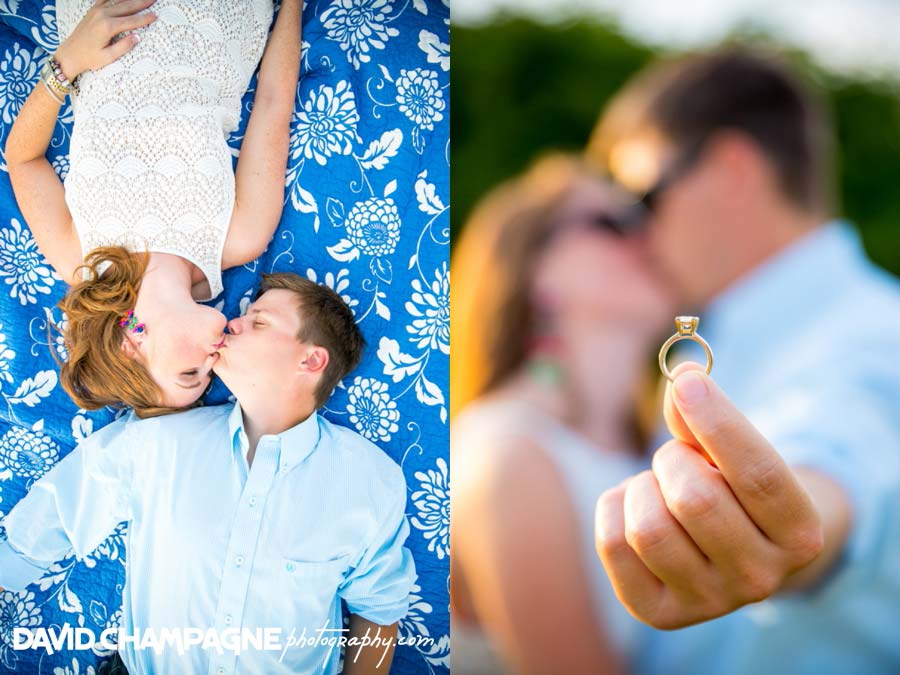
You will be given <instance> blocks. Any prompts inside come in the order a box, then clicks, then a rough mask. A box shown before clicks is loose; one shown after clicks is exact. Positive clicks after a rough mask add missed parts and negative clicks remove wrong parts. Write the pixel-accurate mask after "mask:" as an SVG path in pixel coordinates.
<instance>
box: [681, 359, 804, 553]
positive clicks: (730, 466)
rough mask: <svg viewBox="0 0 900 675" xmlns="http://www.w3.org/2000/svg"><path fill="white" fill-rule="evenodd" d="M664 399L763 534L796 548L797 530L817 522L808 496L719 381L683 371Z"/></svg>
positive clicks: (694, 372)
mask: <svg viewBox="0 0 900 675" xmlns="http://www.w3.org/2000/svg"><path fill="white" fill-rule="evenodd" d="M666 399H667V401H666V405H667V406H668V405H672V406H673V407H674V409H675V410H677V412H678V413H679V415H680V418H681V420H683V422H684V425H685V427H686V429H688V430H689V431H690V433H691V434H692V435H693V437H694V439H696V441H697V442H698V443H699V444H700V446H701V447H702V448H703V449H704V450H705V451H706V452H707V454H708V455H709V456H710V457H711V458H712V460H713V462H715V464H716V466H717V467H718V468H719V470H720V471H721V472H722V475H723V476H724V477H725V480H726V481H727V482H728V485H729V486H730V487H731V489H732V491H733V492H734V494H735V496H736V497H737V499H738V501H739V502H740V503H741V506H742V507H743V508H744V510H745V511H746V512H747V514H748V515H749V516H750V517H751V518H752V519H753V521H754V522H755V523H756V524H757V526H758V527H759V528H760V530H762V531H763V532H764V533H765V534H766V536H767V537H769V539H771V540H772V541H774V542H775V543H776V544H779V545H782V546H786V547H791V546H792V545H794V544H797V543H798V542H797V541H796V540H795V539H796V533H797V532H798V530H799V529H801V528H805V527H806V526H807V525H810V524H813V523H816V522H817V515H816V511H815V508H814V507H813V504H812V501H811V499H810V497H809V495H808V494H807V492H806V490H804V488H803V486H802V485H801V484H800V482H799V481H798V480H797V478H796V477H795V476H794V473H793V471H791V469H790V467H788V465H787V464H786V463H785V461H784V460H783V459H782V458H781V455H779V454H778V452H777V451H776V450H775V448H773V447H772V445H771V444H770V443H769V441H768V440H766V438H765V437H764V436H763V435H762V434H761V433H760V432H759V431H758V430H757V429H756V427H754V426H753V424H751V423H750V421H749V420H748V419H747V418H746V417H745V416H744V415H743V414H742V413H741V412H740V411H739V410H738V409H737V408H736V407H735V406H734V404H733V403H732V402H731V400H729V398H728V397H727V396H726V395H725V394H724V392H722V390H721V389H719V387H718V385H717V384H716V383H715V381H713V379H712V378H711V377H709V376H708V375H706V374H705V373H704V372H700V371H697V370H693V369H688V370H685V371H683V372H679V373H678V374H677V375H676V377H675V380H674V382H673V383H670V385H669V386H668V387H667V388H666ZM669 399H671V401H670V400H669Z"/></svg>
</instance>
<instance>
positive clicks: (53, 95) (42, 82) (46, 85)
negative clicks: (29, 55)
mask: <svg viewBox="0 0 900 675" xmlns="http://www.w3.org/2000/svg"><path fill="white" fill-rule="evenodd" d="M41 84H43V85H44V86H45V87H46V88H47V91H48V92H50V95H51V96H52V97H53V98H55V99H56V102H57V103H59V104H60V105H63V104H64V103H65V102H66V101H65V99H62V98H60V97H59V96H57V95H56V92H54V91H53V89H52V88H51V87H50V85H49V84H47V80H45V79H44V78H43V77H42V78H41Z"/></svg>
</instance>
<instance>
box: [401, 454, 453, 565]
mask: <svg viewBox="0 0 900 675" xmlns="http://www.w3.org/2000/svg"><path fill="white" fill-rule="evenodd" d="M436 463H437V469H429V470H428V471H417V472H416V473H415V478H416V479H417V480H419V481H421V483H420V489H419V490H416V491H415V492H413V493H412V497H411V498H412V502H413V505H414V506H415V507H416V515H415V516H413V517H412V518H411V519H410V522H411V523H412V525H413V527H415V528H416V529H418V530H421V532H422V536H423V537H425V539H427V540H428V550H429V551H434V552H435V553H436V554H437V557H438V559H440V560H443V559H444V557H446V556H448V555H450V475H449V471H448V469H447V462H446V461H445V460H444V458H443V457H438V458H437V462H436Z"/></svg>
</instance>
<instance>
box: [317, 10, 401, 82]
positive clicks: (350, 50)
mask: <svg viewBox="0 0 900 675" xmlns="http://www.w3.org/2000/svg"><path fill="white" fill-rule="evenodd" d="M392 11H393V8H392V7H391V3H390V2H389V1H388V0H334V1H333V2H332V3H331V5H330V6H329V7H328V9H326V10H325V11H324V12H323V13H322V25H323V26H324V27H325V29H326V30H327V31H328V38H329V39H330V40H335V41H336V42H339V43H340V45H341V49H343V50H344V51H345V52H346V53H347V60H348V61H349V62H350V63H352V64H353V67H354V68H356V69H357V70H359V67H360V64H363V63H368V62H369V61H371V59H372V57H371V54H369V51H370V50H371V49H384V48H385V46H386V43H387V41H388V40H389V39H391V38H392V37H397V36H398V35H399V34H400V31H398V30H397V29H396V28H392V27H390V26H389V25H388V23H389V22H390V21H391V16H390V15H391V12H392Z"/></svg>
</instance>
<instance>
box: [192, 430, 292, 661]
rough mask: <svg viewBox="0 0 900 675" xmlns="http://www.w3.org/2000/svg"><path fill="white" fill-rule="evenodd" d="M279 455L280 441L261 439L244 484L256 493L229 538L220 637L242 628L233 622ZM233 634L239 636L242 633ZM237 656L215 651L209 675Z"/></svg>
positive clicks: (240, 612)
mask: <svg viewBox="0 0 900 675" xmlns="http://www.w3.org/2000/svg"><path fill="white" fill-rule="evenodd" d="M278 455H279V447H278V444H277V443H275V444H273V443H270V442H267V441H261V442H260V443H259V445H258V446H257V448H256V454H255V456H254V458H253V465H252V467H251V470H250V472H249V474H248V476H247V482H246V484H245V485H244V495H247V494H251V495H254V496H252V497H250V498H249V499H247V498H246V497H242V498H241V501H240V503H239V504H238V509H237V512H236V514H235V518H234V523H233V525H232V529H231V536H230V538H229V541H228V550H227V551H226V554H225V569H224V571H223V573H222V583H221V586H220V587H219V600H218V605H217V607H216V630H217V631H218V632H219V634H220V637H221V632H222V631H223V630H225V629H226V628H233V627H234V628H240V624H238V626H234V624H235V617H241V616H243V615H244V607H245V605H246V602H247V591H248V589H249V586H250V572H251V570H252V568H253V558H254V555H255V553H256V545H257V541H258V538H259V528H260V525H261V524H262V520H261V518H259V512H260V511H261V510H262V509H261V504H262V502H263V501H264V500H265V497H266V495H267V494H268V492H269V489H270V488H271V487H272V481H273V479H274V477H275V470H276V468H277V467H278V461H279V456H278ZM234 637H235V638H236V639H240V634H238V635H235V636H234ZM236 658H237V656H236V654H235V653H234V652H233V651H224V652H223V653H222V654H221V655H219V654H215V655H214V656H213V658H212V659H211V660H210V669H209V673H210V675H213V674H215V675H226V674H228V675H230V674H231V673H233V672H234V668H235V662H236Z"/></svg>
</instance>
